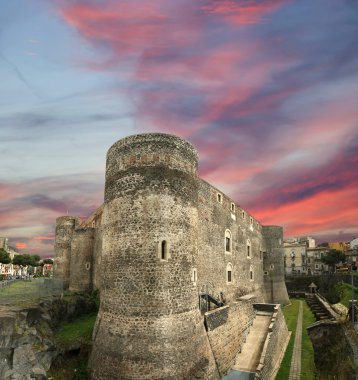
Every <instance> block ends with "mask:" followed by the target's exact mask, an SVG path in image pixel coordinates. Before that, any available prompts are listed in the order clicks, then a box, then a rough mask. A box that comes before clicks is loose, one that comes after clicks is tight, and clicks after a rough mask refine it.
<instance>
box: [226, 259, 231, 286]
mask: <svg viewBox="0 0 358 380" xmlns="http://www.w3.org/2000/svg"><path fill="white" fill-rule="evenodd" d="M226 281H227V283H228V284H229V283H232V265H231V264H230V263H229V264H227V266H226Z"/></svg>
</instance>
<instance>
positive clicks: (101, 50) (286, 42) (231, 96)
mask: <svg viewBox="0 0 358 380" xmlns="http://www.w3.org/2000/svg"><path fill="white" fill-rule="evenodd" d="M357 47H358V2H357V1H355V0H315V1H312V0H300V1H294V0H255V1H254V0H195V1H193V0H116V1H115V0H100V1H99V0H53V1H47V0H11V1H2V2H0V79H1V82H0V83H1V84H0V157H1V164H0V236H5V237H8V238H9V243H10V244H11V245H13V246H16V247H17V248H18V249H19V250H20V252H22V253H31V254H39V255H40V256H42V257H49V256H52V255H53V244H54V229H55V220H56V218H57V217H59V216H61V215H66V214H69V215H79V216H82V217H85V216H89V215H90V214H91V213H92V212H93V211H94V210H95V209H96V208H97V207H98V206H100V205H101V204H102V202H103V190H104V170H105V155H106V152H107V150H108V148H109V147H110V146H111V145H112V144H113V143H114V142H115V141H117V140H119V139H121V138H123V137H125V136H128V135H131V134H137V133H145V132H164V133H171V134H175V135H178V136H181V137H183V138H185V139H187V140H188V141H190V142H191V143H192V144H193V145H194V146H195V147H196V148H197V150H198V153H199V175H200V176H201V177H202V178H203V179H205V180H206V181H208V182H210V183H211V184H212V185H214V186H216V187H217V188H219V189H220V190H222V191H224V192H225V193H226V194H227V195H229V196H230V197H232V198H233V199H234V200H235V201H236V202H237V203H238V204H239V205H240V206H241V207H243V208H244V209H245V210H247V211H248V212H250V213H251V214H252V215H253V216H254V217H255V218H257V219H258V220H259V221H260V222H261V223H262V224H277V225H282V226H283V227H284V235H285V236H286V237H288V236H300V235H310V236H313V237H315V238H316V240H317V241H318V242H323V241H349V240H351V239H353V238H354V237H357V236H358V218H357V216H358V175H357V174H358V102H357V100H358V48H357Z"/></svg>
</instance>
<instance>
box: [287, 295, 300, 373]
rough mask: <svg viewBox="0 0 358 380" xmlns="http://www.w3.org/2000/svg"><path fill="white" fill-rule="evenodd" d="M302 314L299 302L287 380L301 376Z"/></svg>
mask: <svg viewBox="0 0 358 380" xmlns="http://www.w3.org/2000/svg"><path fill="white" fill-rule="evenodd" d="M302 312H303V302H302V301H300V306H299V310H298V317H297V327H296V335H295V344H294V346H293V353H292V359H291V368H290V376H289V378H288V379H289V380H300V376H301V345H302Z"/></svg>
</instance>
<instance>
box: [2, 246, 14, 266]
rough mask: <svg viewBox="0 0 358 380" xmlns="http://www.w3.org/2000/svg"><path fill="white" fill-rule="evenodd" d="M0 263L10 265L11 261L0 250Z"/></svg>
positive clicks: (4, 252)
mask: <svg viewBox="0 0 358 380" xmlns="http://www.w3.org/2000/svg"><path fill="white" fill-rule="evenodd" d="M0 263H2V264H9V263H11V259H10V256H9V254H8V253H7V252H6V251H5V250H4V249H2V248H1V249H0Z"/></svg>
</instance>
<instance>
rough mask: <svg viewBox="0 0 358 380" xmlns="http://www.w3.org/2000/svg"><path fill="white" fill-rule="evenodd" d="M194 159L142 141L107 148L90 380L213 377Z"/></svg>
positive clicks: (186, 148)
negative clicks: (200, 281)
mask: <svg viewBox="0 0 358 380" xmlns="http://www.w3.org/2000/svg"><path fill="white" fill-rule="evenodd" d="M196 169H197V153H196V151H195V149H194V148H193V147H192V145H191V144H189V143H188V142H186V141H185V140H183V139H181V138H178V137H175V136H171V135H166V134H159V133H158V134H143V135H135V136H130V137H127V138H125V139H123V140H120V141H118V142H116V143H115V144H114V145H113V146H112V147H111V148H110V149H109V151H108V154H107V168H106V188H105V205H104V211H103V217H102V231H103V246H102V268H105V271H103V280H102V286H101V305H100V310H99V314H98V317H97V322H96V326H95V330H94V344H93V351H92V360H91V365H92V369H91V372H92V379H96V380H117V379H126V380H127V379H128V380H129V379H132V380H134V379H176V380H180V379H191V378H198V379H199V378H202V379H214V378H216V377H215V373H216V372H215V371H216V369H215V364H214V360H213V357H212V354H211V351H210V349H209V343H208V340H207V336H206V334H205V330H204V325H203V321H202V318H201V316H200V313H199V309H198V300H197V293H196V288H195V283H194V281H195V276H196V256H197V228H198V213H197V197H198V193H197V180H196Z"/></svg>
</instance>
